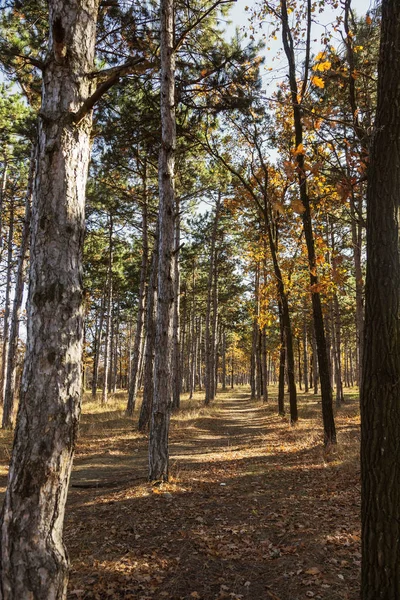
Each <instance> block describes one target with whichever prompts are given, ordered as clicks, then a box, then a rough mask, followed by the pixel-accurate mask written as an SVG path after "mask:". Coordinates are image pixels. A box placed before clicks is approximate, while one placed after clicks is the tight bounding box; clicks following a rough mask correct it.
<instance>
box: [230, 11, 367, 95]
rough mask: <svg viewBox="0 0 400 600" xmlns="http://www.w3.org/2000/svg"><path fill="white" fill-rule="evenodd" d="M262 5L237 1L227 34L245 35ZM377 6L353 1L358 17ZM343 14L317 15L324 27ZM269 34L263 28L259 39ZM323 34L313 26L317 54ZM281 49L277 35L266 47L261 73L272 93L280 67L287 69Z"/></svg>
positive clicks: (319, 27)
mask: <svg viewBox="0 0 400 600" xmlns="http://www.w3.org/2000/svg"><path fill="white" fill-rule="evenodd" d="M259 3H260V0H236V2H235V4H233V6H232V9H231V12H230V17H229V19H230V21H231V25H230V26H229V27H228V28H227V32H228V36H229V37H230V36H232V35H233V34H234V32H235V29H236V28H239V30H240V31H241V32H242V33H244V31H245V30H246V29H247V27H248V25H249V16H250V11H251V9H252V8H254V7H255V6H256V5H257V4H259ZM374 4H375V0H352V3H351V5H352V8H353V10H354V12H355V13H356V14H357V15H358V16H364V15H366V14H367V12H368V11H369V10H370V9H371V8H372V7H373V5H374ZM246 7H248V9H249V10H248V11H246ZM339 14H341V13H340V10H339V9H338V10H333V9H332V8H330V7H329V8H326V9H325V10H324V12H323V13H322V14H318V15H317V17H316V18H317V19H318V21H319V22H321V23H323V24H324V25H328V24H330V23H332V22H333V21H335V20H336V17H337V16H338V15H339ZM267 32H268V28H267V25H265V26H263V27H262V28H261V29H260V35H259V39H262V36H263V34H264V35H265V34H266V33H267ZM322 32H323V28H322V27H321V26H318V25H313V35H312V39H316V40H318V41H317V42H315V43H313V51H314V53H315V54H317V53H318V52H319V51H320V50H321V49H322V46H321V44H320V42H319V39H320V37H321V34H322ZM339 43H340V40H339V38H338V40H337V44H339ZM332 44H333V45H336V44H335V41H333V42H332ZM267 48H270V50H268V49H267ZM280 49H281V40H280V36H279V34H278V35H277V40H276V41H270V40H269V41H268V43H267V45H266V49H265V50H264V56H265V63H264V72H262V71H261V74H262V78H263V87H264V89H266V90H269V91H271V88H273V87H274V85H273V84H274V79H273V78H274V77H275V81H276V82H277V81H278V80H281V78H282V77H281V75H280V74H279V70H280V67H282V68H283V69H285V68H287V64H286V61H285V60H283V59H282V60H279V57H278V53H279V50H280ZM271 67H272V69H273V72H272V73H271V70H270V69H271Z"/></svg>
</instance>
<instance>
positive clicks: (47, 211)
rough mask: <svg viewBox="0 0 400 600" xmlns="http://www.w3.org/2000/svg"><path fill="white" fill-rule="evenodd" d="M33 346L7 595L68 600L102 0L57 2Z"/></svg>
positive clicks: (14, 461) (10, 494) (17, 455)
mask: <svg viewBox="0 0 400 600" xmlns="http://www.w3.org/2000/svg"><path fill="white" fill-rule="evenodd" d="M48 5H49V52H48V55H47V59H46V67H45V70H44V73H43V90H42V107H41V110H40V119H39V134H38V166H37V173H36V177H35V185H34V194H33V206H32V243H31V260H30V287H29V298H28V327H27V345H26V357H25V364H24V373H23V378H22V385H21V393H20V405H19V411H18V419H17V427H16V433H15V438H14V446H13V452H12V458H11V465H10V472H9V473H10V474H9V480H8V487H7V492H6V497H5V500H4V504H3V512H2V525H1V567H0V568H1V594H0V596H1V598H2V600H28V599H33V598H35V599H36V598H37V599H45V598H46V599H50V598H51V599H52V600H64V599H65V597H66V587H67V580H68V559H67V554H66V550H65V547H64V544H63V539H62V529H63V520H64V509H65V501H66V496H67V490H68V483H69V477H70V471H71V465H72V456H73V452H74V447H75V439H76V434H77V430H78V421H79V414H80V401H81V383H82V338H83V310H82V296H83V293H82V266H81V265H82V245H83V234H84V202H85V184H86V176H87V169H88V163H89V151H90V130H91V116H90V114H88V115H87V116H86V117H84V118H83V119H82V120H81V121H80V123H79V124H77V125H76V124H74V122H73V120H72V118H71V117H72V113H75V112H76V111H77V110H78V109H79V108H80V107H81V104H82V102H84V101H85V100H86V98H87V97H88V96H89V95H90V94H91V92H92V91H93V88H94V85H95V82H94V80H93V79H90V78H89V77H88V74H89V73H91V72H92V71H93V69H94V42H95V31H96V16H97V2H96V1H94V0H87V1H86V2H85V5H83V4H82V2H77V1H76V0H69V1H68V2H64V3H61V2H59V1H58V0H49V2H48Z"/></svg>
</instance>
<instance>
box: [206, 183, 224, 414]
mask: <svg viewBox="0 0 400 600" xmlns="http://www.w3.org/2000/svg"><path fill="white" fill-rule="evenodd" d="M220 207H221V193H220V192H219V193H218V197H217V202H216V205H215V216H214V223H213V228H212V234H211V249H210V267H209V272H208V282H207V306H206V321H205V341H204V350H205V351H204V359H205V392H206V397H205V404H206V405H207V404H209V403H210V402H211V400H213V399H214V395H215V394H214V387H215V379H214V372H215V353H214V351H215V338H214V337H213V334H212V327H213V324H214V318H216V314H215V313H213V311H212V309H213V305H214V301H215V298H216V295H215V288H214V284H215V262H216V251H215V246H216V241H217V231H218V223H219V217H220Z"/></svg>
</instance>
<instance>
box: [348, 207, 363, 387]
mask: <svg viewBox="0 0 400 600" xmlns="http://www.w3.org/2000/svg"><path fill="white" fill-rule="evenodd" d="M355 203H356V199H355V198H354V197H353V196H352V197H351V198H350V211H351V212H350V214H351V240H352V245H353V260H354V276H355V280H356V336H357V354H358V360H357V366H358V368H357V385H359V386H361V378H360V369H361V367H362V362H363V348H364V281H363V273H362V266H361V253H362V226H361V223H359V220H360V219H358V218H357V217H356V209H355ZM358 208H359V210H361V209H362V200H361V199H360V201H359V205H358Z"/></svg>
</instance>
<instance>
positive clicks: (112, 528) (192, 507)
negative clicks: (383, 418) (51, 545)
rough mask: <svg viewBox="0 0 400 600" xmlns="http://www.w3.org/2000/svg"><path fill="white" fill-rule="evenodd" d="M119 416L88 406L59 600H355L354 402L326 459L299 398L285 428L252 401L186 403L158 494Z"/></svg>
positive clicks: (309, 408) (313, 404)
mask: <svg viewBox="0 0 400 600" xmlns="http://www.w3.org/2000/svg"><path fill="white" fill-rule="evenodd" d="M124 403H125V398H123V397H122V396H121V397H120V398H118V397H116V398H114V399H112V400H111V401H110V404H109V405H108V406H107V407H106V409H105V410H101V409H100V407H99V406H98V405H96V404H94V403H91V402H86V403H85V404H84V411H83V418H82V425H81V434H80V442H79V447H78V451H77V455H76V459H75V467H74V473H73V477H72V483H71V489H70V494H69V501H68V506H67V515H66V524H65V533H66V543H67V546H68V550H69V553H70V557H71V563H72V571H71V580H70V586H69V595H68V598H69V600H76V599H96V600H103V599H108V598H115V599H118V600H120V599H125V600H155V599H160V600H163V599H165V600H172V599H173V600H192V599H196V598H197V599H202V600H214V599H223V598H226V599H233V600H235V599H242V598H243V599H247V600H263V599H272V600H300V599H303V598H316V599H324V600H336V599H337V600H339V599H341V600H356V598H358V596H359V591H358V590H359V584H358V580H359V567H360V550H359V516H358V513H359V491H360V490H359V483H358V477H359V473H358V459H357V456H358V444H359V419H358V402H357V399H356V396H355V395H353V396H347V403H346V405H345V406H344V407H343V409H341V410H340V412H339V413H338V415H337V423H338V431H339V446H338V448H337V449H330V450H328V453H324V452H323V450H322V433H321V428H322V424H321V422H320V410H321V406H320V404H319V402H318V397H315V396H313V395H302V394H300V419H301V420H300V423H299V425H298V426H296V427H295V428H293V427H290V426H289V424H288V421H287V419H286V418H283V417H279V416H277V414H276V410H275V399H274V398H273V397H272V398H271V401H270V403H269V404H268V405H265V404H264V405H263V404H261V403H255V402H251V401H250V399H249V394H248V390H240V389H239V390H236V391H235V392H232V391H229V392H226V393H223V394H219V397H218V400H217V401H216V403H215V405H213V406H212V407H211V408H209V409H205V408H204V407H202V404H201V402H200V400H199V398H197V399H195V400H193V401H191V402H189V401H186V402H184V403H183V409H182V411H181V413H179V414H177V415H176V416H175V417H174V419H173V423H172V430H171V444H170V454H171V476H170V482H169V483H168V484H162V485H155V486H154V485H151V484H149V483H148V482H147V438H146V436H143V435H141V434H139V433H137V432H136V422H135V421H133V422H132V420H130V419H128V418H127V417H125V416H124V410H123V408H124ZM5 442H6V440H3V444H5ZM3 454H4V447H3ZM3 483H4V482H3Z"/></svg>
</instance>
